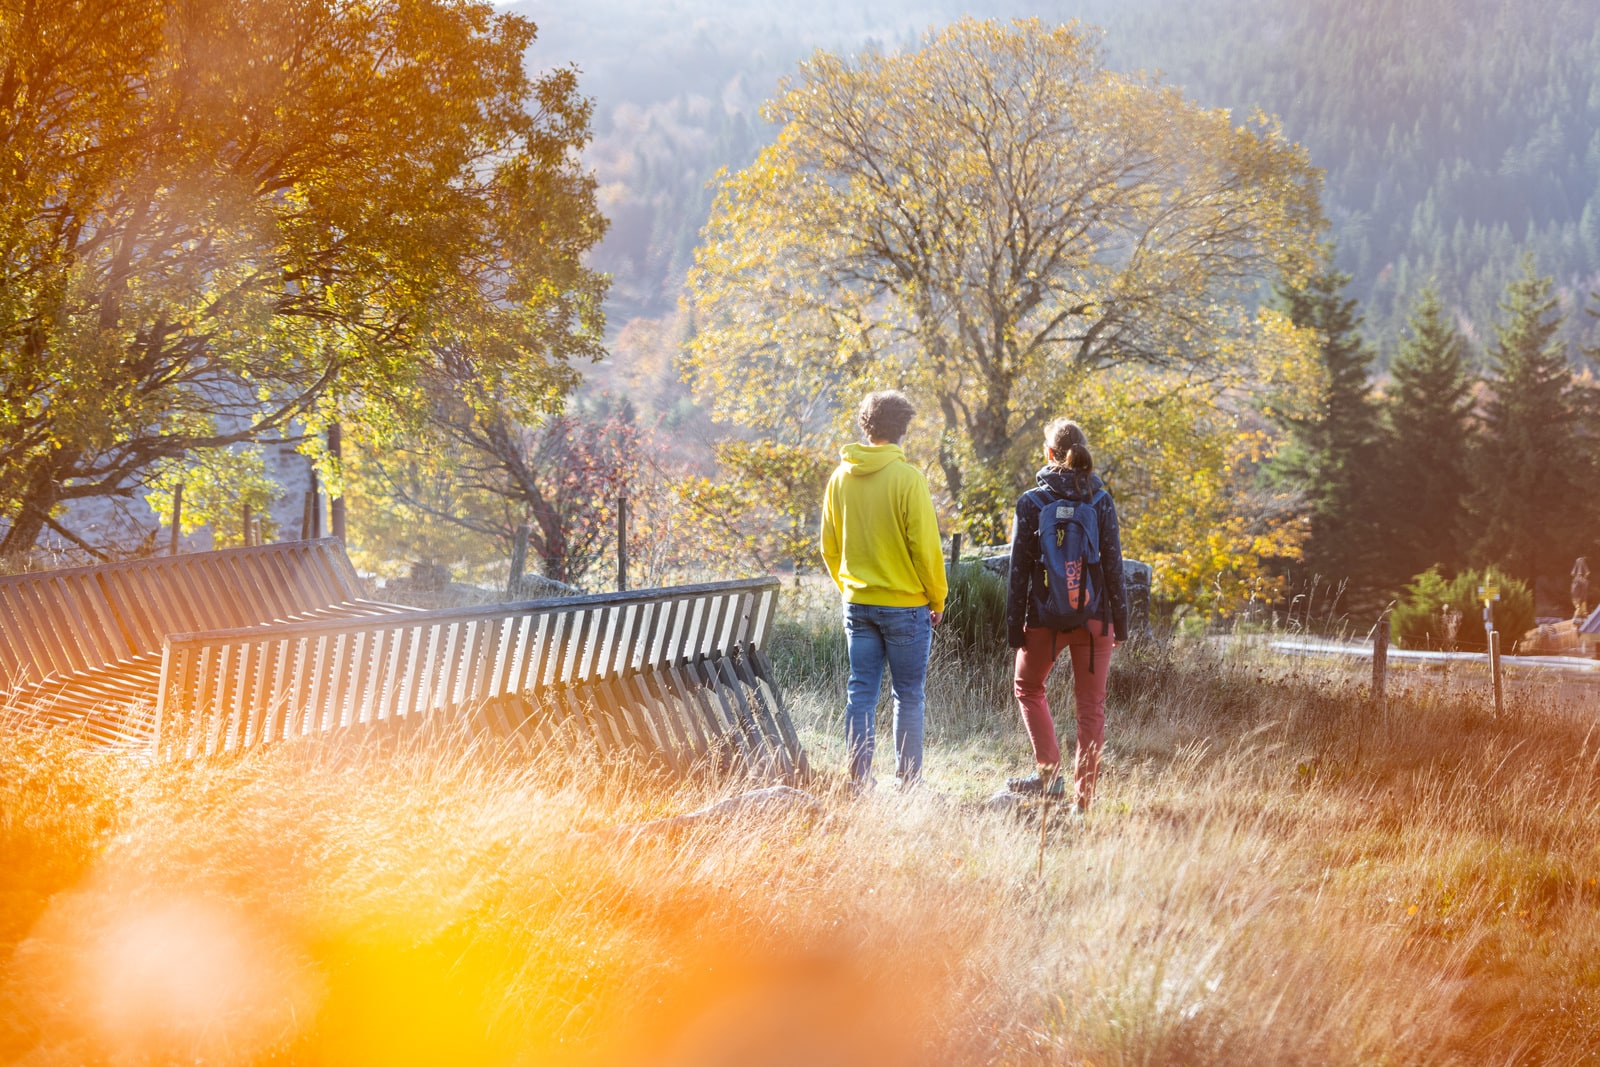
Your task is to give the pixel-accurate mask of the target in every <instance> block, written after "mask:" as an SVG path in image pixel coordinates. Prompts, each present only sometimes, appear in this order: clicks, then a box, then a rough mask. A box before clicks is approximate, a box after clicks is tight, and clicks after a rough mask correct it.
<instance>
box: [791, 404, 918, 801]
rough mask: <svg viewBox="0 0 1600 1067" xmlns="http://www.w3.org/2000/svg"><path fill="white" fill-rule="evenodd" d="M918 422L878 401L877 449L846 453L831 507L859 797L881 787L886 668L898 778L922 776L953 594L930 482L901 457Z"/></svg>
mask: <svg viewBox="0 0 1600 1067" xmlns="http://www.w3.org/2000/svg"><path fill="white" fill-rule="evenodd" d="M915 413H916V409H914V408H913V407H912V406H911V401H909V400H907V399H906V396H905V394H904V393H901V392H899V391H898V390H889V391H885V392H878V393H870V394H868V395H867V397H866V399H864V400H862V401H861V407H860V409H859V410H858V411H857V412H856V421H857V423H858V424H859V425H860V427H861V433H862V435H863V436H864V437H865V438H866V439H867V443H866V444H865V445H857V444H851V445H846V446H845V447H844V450H843V452H842V453H841V462H840V464H839V466H838V468H837V469H836V470H835V471H834V472H833V476H832V477H831V478H829V479H828V490H827V494H826V496H824V498H823V504H822V559H823V561H824V562H825V563H826V564H827V565H828V573H829V574H830V575H832V576H833V581H834V584H835V585H837V586H838V587H839V592H840V593H841V594H843V596H844V629H845V635H846V637H847V638H848V639H849V645H850V684H849V690H848V693H847V699H846V711H845V722H844V737H845V747H846V748H847V749H848V751H849V759H850V780H851V782H852V783H854V784H855V785H856V786H857V787H858V788H865V787H867V786H868V785H870V783H871V781H872V750H873V746H874V742H875V739H876V734H877V727H876V722H877V706H878V691H879V689H880V687H881V686H882V684H883V668H884V666H885V664H887V665H888V668H889V676H890V681H891V684H892V685H893V686H894V746H895V754H896V760H895V777H897V778H898V779H899V780H900V784H901V786H902V787H905V786H908V785H911V784H912V783H914V782H916V781H917V779H918V778H919V777H921V775H922V733H923V730H922V721H923V684H924V682H925V681H926V679H927V674H928V649H929V647H930V646H931V644H932V641H933V627H935V626H937V625H939V619H940V618H941V616H942V615H943V614H944V598H945V593H946V585H945V576H944V556H943V553H942V552H941V551H940V549H939V520H938V517H937V516H935V515H934V513H933V498H932V497H931V496H929V494H928V480H927V479H926V478H924V477H923V476H922V472H921V471H919V470H917V468H915V467H913V466H912V465H911V464H909V463H907V462H906V457H905V453H904V452H902V451H901V450H900V442H901V440H902V439H904V437H905V433H906V427H907V426H908V425H910V423H911V416H912V415H914V414H915Z"/></svg>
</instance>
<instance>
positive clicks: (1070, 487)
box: [1037, 466, 1105, 500]
mask: <svg viewBox="0 0 1600 1067" xmlns="http://www.w3.org/2000/svg"><path fill="white" fill-rule="evenodd" d="M1037 478H1038V481H1039V485H1040V486H1041V487H1042V488H1045V489H1048V490H1050V491H1051V492H1052V493H1054V494H1055V495H1056V496H1059V497H1065V498H1066V499H1068V500H1093V499H1094V495H1095V494H1096V493H1098V492H1099V491H1100V490H1101V489H1103V488H1104V487H1105V483H1104V482H1102V481H1101V480H1100V476H1099V475H1098V474H1091V475H1089V477H1087V478H1084V477H1082V476H1081V475H1077V474H1071V473H1068V472H1067V471H1064V470H1061V469H1059V468H1057V467H1048V466H1046V467H1040V468H1039V473H1038V475H1037ZM1080 483H1081V484H1080Z"/></svg>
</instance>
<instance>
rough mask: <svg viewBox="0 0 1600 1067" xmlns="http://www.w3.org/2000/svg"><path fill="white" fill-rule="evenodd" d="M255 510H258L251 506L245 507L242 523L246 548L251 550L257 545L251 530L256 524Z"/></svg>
mask: <svg viewBox="0 0 1600 1067" xmlns="http://www.w3.org/2000/svg"><path fill="white" fill-rule="evenodd" d="M255 510H256V509H255V508H253V507H251V506H250V505H249V504H246V505H245V506H244V519H243V521H242V522H241V525H242V526H243V527H244V529H243V530H242V531H240V532H241V533H242V534H243V540H244V547H246V548H249V547H250V546H251V545H253V544H255V543H256V542H255V538H254V537H252V536H251V534H252V532H253V531H252V530H251V526H252V525H253V524H254V522H255V517H256V516H255Z"/></svg>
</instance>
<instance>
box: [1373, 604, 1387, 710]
mask: <svg viewBox="0 0 1600 1067" xmlns="http://www.w3.org/2000/svg"><path fill="white" fill-rule="evenodd" d="M1388 673H1389V616H1387V615H1385V616H1384V617H1383V618H1381V619H1379V620H1378V626H1377V629H1375V630H1374V631H1373V632H1372V706H1373V707H1374V708H1376V709H1377V710H1378V711H1383V710H1385V709H1386V708H1387V707H1388V693H1387V681H1388V679H1387V675H1388Z"/></svg>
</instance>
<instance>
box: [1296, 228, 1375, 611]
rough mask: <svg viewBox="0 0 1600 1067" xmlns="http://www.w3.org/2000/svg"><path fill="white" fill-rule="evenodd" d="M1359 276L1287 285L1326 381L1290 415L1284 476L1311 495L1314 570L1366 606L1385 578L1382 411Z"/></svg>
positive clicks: (1328, 275) (1329, 270)
mask: <svg viewBox="0 0 1600 1067" xmlns="http://www.w3.org/2000/svg"><path fill="white" fill-rule="evenodd" d="M1331 258H1332V257H1331V252H1330V253H1329V256H1328V259H1329V260H1330V261H1331ZM1349 282H1350V276H1349V275H1348V274H1344V273H1342V272H1340V271H1337V270H1335V269H1334V268H1333V267H1332V266H1331V265H1328V266H1325V267H1324V269H1323V270H1322V271H1320V272H1319V273H1318V274H1316V275H1315V276H1313V277H1312V278H1311V279H1310V280H1308V281H1307V283H1306V284H1305V286H1304V287H1302V288H1295V289H1289V288H1281V289H1279V290H1278V301H1279V304H1280V306H1281V307H1282V308H1283V310H1284V311H1285V312H1286V313H1287V314H1288V315H1289V317H1290V319H1291V321H1293V322H1294V324H1295V325H1296V326H1299V327H1301V328H1309V329H1312V330H1315V331H1316V334H1317V352H1318V356H1319V358H1320V360H1321V363H1322V365H1323V369H1324V371H1325V373H1326V378H1325V379H1324V386H1323V391H1322V395H1321V396H1320V397H1318V400H1317V402H1316V404H1315V405H1314V407H1313V408H1312V409H1311V410H1309V411H1304V412H1300V413H1298V414H1296V415H1292V416H1287V417H1284V418H1283V419H1282V422H1283V424H1284V426H1285V428H1286V429H1287V430H1288V431H1289V436H1290V441H1289V446H1288V447H1287V448H1286V449H1285V451H1284V453H1283V455H1282V457H1281V458H1280V460H1279V462H1278V463H1277V465H1276V468H1275V472H1274V473H1275V474H1276V475H1277V476H1278V477H1281V478H1284V479H1286V480H1288V481H1289V482H1291V483H1293V484H1296V485H1299V486H1300V487H1301V488H1302V490H1303V491H1304V492H1305V494H1306V501H1307V505H1308V511H1309V518H1310V524H1311V525H1310V531H1309V535H1308V537H1307V539H1306V545H1305V554H1304V565H1305V568H1306V569H1307V570H1308V571H1309V572H1310V573H1312V574H1314V575H1317V576H1319V577H1321V578H1322V579H1323V580H1325V581H1330V582H1333V583H1335V584H1339V583H1344V585H1345V589H1346V599H1345V606H1346V607H1349V608H1355V609H1363V608H1366V607H1370V606H1371V605H1372V603H1373V602H1374V601H1375V599H1376V598H1377V596H1378V595H1379V594H1380V593H1381V592H1382V591H1383V590H1382V586H1383V584H1384V582H1383V574H1382V567H1381V560H1382V537H1381V536H1380V535H1381V532H1382V530H1381V526H1380V522H1379V518H1380V511H1381V507H1382V500H1381V497H1380V487H1381V478H1380V477H1379V472H1378V470H1377V465H1376V461H1377V458H1378V436H1379V435H1378V430H1379V413H1378V408H1377V405H1376V404H1375V403H1374V401H1373V398H1372V385H1371V371H1372V360H1373V354H1372V350H1371V349H1370V348H1368V347H1367V344H1366V342H1365V341H1364V340H1363V339H1362V337H1361V315H1360V313H1359V312H1358V310H1357V308H1356V302H1355V300H1354V299H1350V298H1346V297H1345V296H1344V289H1345V286H1346V285H1348V284H1349Z"/></svg>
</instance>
